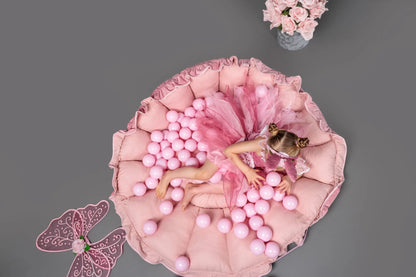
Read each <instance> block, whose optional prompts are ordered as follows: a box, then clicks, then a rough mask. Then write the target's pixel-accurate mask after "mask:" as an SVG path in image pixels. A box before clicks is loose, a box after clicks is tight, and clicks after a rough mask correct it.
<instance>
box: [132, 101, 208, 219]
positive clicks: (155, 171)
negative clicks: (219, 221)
mask: <svg viewBox="0 0 416 277" xmlns="http://www.w3.org/2000/svg"><path fill="white" fill-rule="evenodd" d="M205 106H206V104H205V100H204V99H202V98H198V99H195V100H194V101H193V103H192V106H190V107H187V108H186V109H185V110H184V112H177V111H175V110H171V111H168V112H167V113H166V119H167V120H168V121H169V126H168V129H165V130H157V131H153V132H152V133H151V135H150V139H151V142H150V143H149V144H148V146H147V151H148V154H146V155H145V156H144V157H143V159H142V163H143V165H144V166H145V167H148V168H150V176H149V177H148V178H147V179H146V180H145V181H144V182H139V183H137V184H135V185H134V186H133V193H134V194H135V195H137V196H142V195H144V194H145V193H146V191H147V190H148V189H150V190H152V189H155V188H156V187H157V185H158V183H159V180H160V179H161V178H162V176H163V174H164V172H165V171H166V170H167V169H169V170H174V169H177V168H179V167H181V166H196V167H199V166H200V165H202V164H203V163H204V162H205V160H206V158H207V153H206V151H207V145H206V144H204V143H202V142H201V141H200V140H201V135H200V133H199V132H198V131H197V124H196V118H198V117H203V116H205V113H204V109H205ZM181 183H182V180H181V179H174V180H172V181H171V183H170V184H171V186H172V187H174V189H173V190H172V193H171V198H172V200H174V201H180V200H182V198H183V194H184V192H183V189H182V188H180V185H181ZM167 202H169V203H170V201H164V202H162V204H161V211H162V213H164V214H169V213H170V212H171V209H170V206H171V205H170V204H169V203H167ZM171 204H172V203H171ZM172 207H173V206H172ZM169 211H170V212H169Z"/></svg>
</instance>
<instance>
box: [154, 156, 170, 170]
mask: <svg viewBox="0 0 416 277" xmlns="http://www.w3.org/2000/svg"><path fill="white" fill-rule="evenodd" d="M155 165H157V166H160V167H161V168H162V169H163V170H166V168H168V161H167V160H165V159H163V158H160V159H158V160H157V161H156V163H155Z"/></svg>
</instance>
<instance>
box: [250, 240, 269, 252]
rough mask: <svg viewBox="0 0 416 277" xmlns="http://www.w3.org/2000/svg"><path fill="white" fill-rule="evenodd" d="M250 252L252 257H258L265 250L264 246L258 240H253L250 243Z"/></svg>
mask: <svg viewBox="0 0 416 277" xmlns="http://www.w3.org/2000/svg"><path fill="white" fill-rule="evenodd" d="M250 250H251V252H253V254H254V255H260V254H263V253H264V250H266V245H265V244H264V242H263V241H262V240H260V239H255V240H253V241H252V242H251V243H250Z"/></svg>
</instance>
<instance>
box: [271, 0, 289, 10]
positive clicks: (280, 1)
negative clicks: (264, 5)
mask: <svg viewBox="0 0 416 277" xmlns="http://www.w3.org/2000/svg"><path fill="white" fill-rule="evenodd" d="M272 1H273V5H274V6H275V8H276V9H278V10H280V11H283V10H284V9H286V8H287V5H286V3H285V1H286V0H272Z"/></svg>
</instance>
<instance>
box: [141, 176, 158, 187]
mask: <svg viewBox="0 0 416 277" xmlns="http://www.w3.org/2000/svg"><path fill="white" fill-rule="evenodd" d="M144 182H145V184H146V187H147V188H148V189H155V188H156V187H157V185H158V184H159V182H158V181H157V179H155V178H152V177H148V178H147V179H146V181H144Z"/></svg>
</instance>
